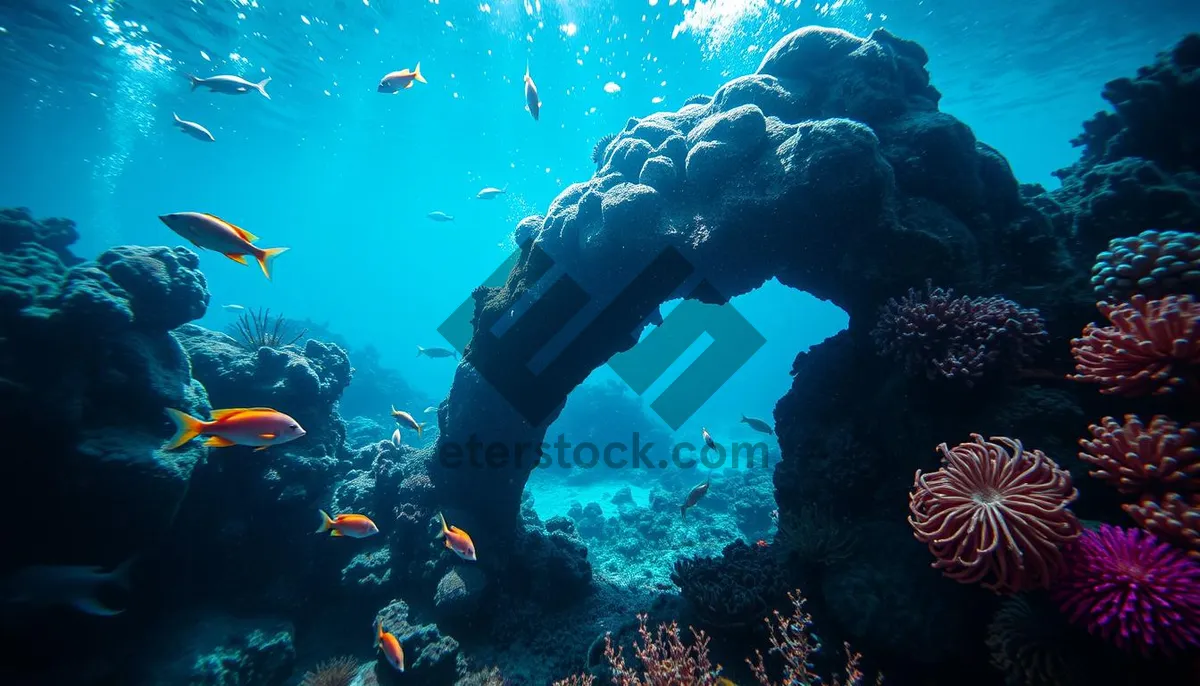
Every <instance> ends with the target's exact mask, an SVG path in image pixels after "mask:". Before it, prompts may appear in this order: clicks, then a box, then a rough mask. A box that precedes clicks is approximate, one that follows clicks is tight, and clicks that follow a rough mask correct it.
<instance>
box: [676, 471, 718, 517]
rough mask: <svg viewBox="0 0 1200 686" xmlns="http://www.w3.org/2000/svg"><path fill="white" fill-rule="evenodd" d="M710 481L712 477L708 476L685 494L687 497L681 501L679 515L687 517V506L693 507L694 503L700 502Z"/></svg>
mask: <svg viewBox="0 0 1200 686" xmlns="http://www.w3.org/2000/svg"><path fill="white" fill-rule="evenodd" d="M711 483H712V477H709V478H708V480H707V481H705V482H704V483H702V484H699V485H697V486H696V487H695V488H693V489H692V490H691V492H689V493H688V494H687V499H686V500H684V501H683V505H682V506H681V507H680V508H679V516H681V517H687V511H688V508H691V507H695V506H696V503H698V502H700V499H701V498H703V497H704V494H705V493H708V486H709V484H711Z"/></svg>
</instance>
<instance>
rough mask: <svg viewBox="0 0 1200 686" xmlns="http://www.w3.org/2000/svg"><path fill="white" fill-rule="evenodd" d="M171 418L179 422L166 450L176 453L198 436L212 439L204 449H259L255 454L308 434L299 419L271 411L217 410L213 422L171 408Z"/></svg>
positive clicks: (260, 409)
mask: <svg viewBox="0 0 1200 686" xmlns="http://www.w3.org/2000/svg"><path fill="white" fill-rule="evenodd" d="M167 415H168V416H170V418H171V421H173V422H175V427H176V431H175V435H174V436H172V437H171V440H170V441H168V442H167V444H166V445H164V446H163V449H165V450H174V449H176V448H178V447H179V446H181V445H183V444H184V443H187V442H188V441H190V440H192V439H193V438H195V437H197V436H208V440H206V441H204V445H206V446H208V447H210V448H227V447H229V446H231V445H247V446H257V447H255V450H266V449H267V448H269V447H270V446H273V445H279V444H280V443H287V442H288V441H294V440H296V439H297V438H300V437H301V436H303V435H304V433H305V431H304V429H303V428H301V426H300V424H299V423H297V422H296V420H295V419H292V418H291V417H289V416H287V415H286V414H284V413H282V412H279V411H278V410H273V409H271V408H269V407H234V408H230V409H228V410H213V411H212V421H209V422H206V421H204V420H203V419H197V418H195V417H193V416H191V415H189V414H188V413H186V412H181V411H179V410H176V409H174V408H171V407H168V408H167Z"/></svg>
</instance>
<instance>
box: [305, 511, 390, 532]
mask: <svg viewBox="0 0 1200 686" xmlns="http://www.w3.org/2000/svg"><path fill="white" fill-rule="evenodd" d="M317 512H320V513H321V526H320V528H318V529H317V531H316V533H318V534H323V533H325V532H326V531H328V532H329V535H330V536H349V537H350V538H366V537H367V536H374V535H375V534H377V533H379V527H377V526H375V522H372V521H371V518H370V517H368V516H366V515H360V514H340V515H338V516H336V517H330V516H329V513H328V512H326V511H325V510H317Z"/></svg>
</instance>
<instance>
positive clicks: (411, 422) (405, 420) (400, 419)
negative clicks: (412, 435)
mask: <svg viewBox="0 0 1200 686" xmlns="http://www.w3.org/2000/svg"><path fill="white" fill-rule="evenodd" d="M392 419H395V420H396V422H397V423H400V424H405V425H407V426H409V427H411V428H412V429H413V430H415V431H416V432H417V437H418V438H419V437H420V436H421V431H422V430H424V428H425V425H424V424H421V423H419V422H417V420H415V419H413V416H412V415H411V414H409V413H407V412H405V411H404V410H397V409H396V406H395V405H392Z"/></svg>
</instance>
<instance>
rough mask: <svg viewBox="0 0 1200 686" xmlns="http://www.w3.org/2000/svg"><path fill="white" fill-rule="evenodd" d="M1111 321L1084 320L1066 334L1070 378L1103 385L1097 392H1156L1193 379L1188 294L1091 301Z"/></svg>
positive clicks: (1198, 324)
mask: <svg viewBox="0 0 1200 686" xmlns="http://www.w3.org/2000/svg"><path fill="white" fill-rule="evenodd" d="M1096 306H1097V307H1098V308H1100V312H1101V313H1103V314H1104V316H1105V317H1107V318H1108V320H1109V321H1110V322H1111V323H1112V326H1102V327H1100V326H1096V325H1094V324H1088V325H1087V326H1086V327H1084V329H1083V336H1082V337H1080V338H1075V339H1072V340H1071V354H1072V355H1074V356H1075V371H1076V374H1074V375H1072V376H1068V377H1067V378H1069V379H1074V380H1075V381H1086V382H1089V383H1096V384H1100V385H1101V386H1103V388H1101V389H1100V392H1101V393H1109V394H1113V393H1117V394H1122V395H1131V396H1136V395H1147V394H1153V395H1162V394H1165V393H1171V392H1173V391H1175V390H1177V389H1179V388H1182V387H1186V386H1189V385H1190V386H1193V387H1194V386H1195V385H1196V384H1197V377H1196V374H1197V370H1200V305H1198V304H1197V303H1196V302H1195V301H1194V300H1193V299H1192V297H1191V296H1186V295H1185V296H1180V295H1169V296H1167V297H1165V298H1162V299H1161V300H1147V299H1146V296H1144V295H1135V296H1133V297H1132V298H1131V299H1130V301H1129V302H1128V303H1125V304H1122V305H1110V304H1109V303H1107V302H1101V303H1099V304H1097V305H1096Z"/></svg>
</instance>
